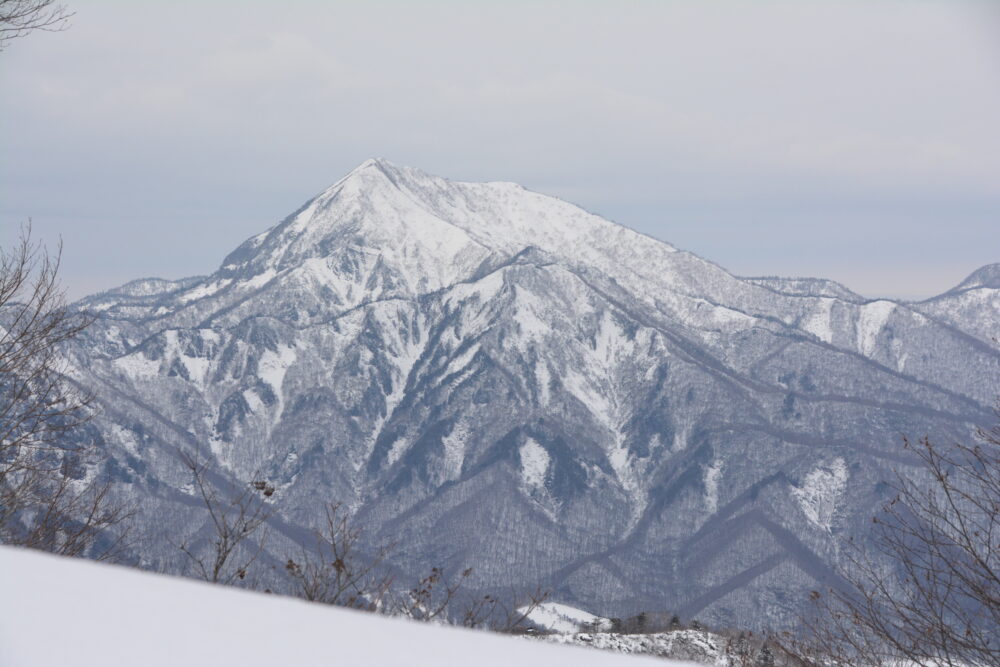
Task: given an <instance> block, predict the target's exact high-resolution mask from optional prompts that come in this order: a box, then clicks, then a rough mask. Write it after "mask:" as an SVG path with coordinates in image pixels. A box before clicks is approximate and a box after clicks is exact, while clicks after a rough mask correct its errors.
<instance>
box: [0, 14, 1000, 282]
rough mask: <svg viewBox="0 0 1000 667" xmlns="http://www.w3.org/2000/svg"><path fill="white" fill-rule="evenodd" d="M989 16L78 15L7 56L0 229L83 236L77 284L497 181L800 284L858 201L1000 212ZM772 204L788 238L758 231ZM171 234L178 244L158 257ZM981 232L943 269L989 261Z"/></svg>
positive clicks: (959, 215) (172, 266) (953, 220)
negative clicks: (380, 168) (747, 244)
mask: <svg viewBox="0 0 1000 667" xmlns="http://www.w3.org/2000/svg"><path fill="white" fill-rule="evenodd" d="M997 16H998V15H997V13H996V12H995V11H994V10H991V9H990V8H989V4H988V3H977V2H962V1H960V0H957V1H956V0H950V1H945V0H940V1H938V2H932V1H929V0H922V1H910V0H906V1H903V0H899V1H889V0H884V1H880V2H860V1H859V2H843V3H816V2H801V1H796V2H776V1H775V2H760V3H745V2H735V1H734V2H715V3H704V2H696V1H691V2H662V3H661V2H656V3H654V2H632V3H613V4H612V3H575V4H573V5H572V6H569V5H567V4H565V3H555V2H549V3H545V2H543V3H518V2H514V3H504V4H496V5H485V4H484V3H455V2H429V3H419V4H416V3H401V2H396V3H391V2H365V3H360V2H341V3H315V2H306V1H305V0H302V1H300V2H293V3H281V4H280V5H279V4H277V3H270V2H256V3H254V2H249V3H244V4H241V6H240V11H236V10H235V9H234V7H233V6H232V5H231V3H223V2H215V3H212V2H202V3H197V4H196V3H193V2H172V3H167V2H160V3H142V5H141V6H137V5H134V4H128V3H118V2H110V1H100V0H94V1H93V2H89V3H87V4H86V5H85V6H82V7H80V8H78V14H77V16H76V17H75V19H74V25H73V26H72V28H71V29H70V30H69V31H67V32H65V33H59V34H55V35H37V36H36V35H32V36H31V37H30V38H26V39H24V40H21V41H19V42H17V43H15V44H13V45H12V46H11V48H10V49H9V50H8V51H6V52H5V53H4V55H3V58H4V61H3V63H2V65H3V67H2V69H0V86H3V90H4V91H11V92H12V93H13V91H16V94H5V95H3V96H0V145H2V147H3V151H4V154H5V156H7V159H6V160H5V161H4V162H3V163H2V164H0V201H2V202H3V204H0V220H3V221H4V223H5V224H6V223H8V222H9V221H12V220H18V219H22V218H23V217H26V216H27V215H29V214H30V215H33V216H34V217H35V219H36V222H37V224H38V225H39V227H40V228H42V227H45V225H46V224H47V225H48V227H45V228H46V229H50V230H51V232H52V233H53V234H54V233H56V232H61V233H63V234H64V235H68V234H71V233H75V232H70V231H69V230H71V229H72V228H73V225H76V226H80V225H84V224H87V225H90V226H91V227H93V222H88V221H94V220H102V221H103V223H102V225H100V229H101V230H106V231H101V232H100V234H107V236H106V237H103V238H98V237H96V236H95V235H94V234H93V233H92V234H79V236H80V237H81V241H80V243H82V244H83V245H82V247H80V250H81V251H82V252H85V253H86V255H87V257H88V258H91V260H92V262H93V265H94V267H95V268H94V270H95V271H96V267H97V266H100V265H106V264H107V262H108V261H109V260H108V259H107V257H106V256H105V257H102V256H101V253H102V252H105V251H106V249H107V248H114V247H115V243H116V235H117V236H118V237H121V236H122V235H125V236H127V235H128V234H127V232H126V231H125V230H127V229H131V228H135V227H136V226H139V227H143V228H144V234H142V235H139V238H137V239H135V243H136V244H137V245H135V246H133V248H132V249H131V252H134V253H137V254H144V253H150V252H153V253H154V254H156V253H158V256H159V258H160V259H158V260H157V261H154V262H151V263H150V268H151V269H154V270H156V271H158V272H161V273H165V274H168V275H180V273H182V272H186V271H190V270H192V269H193V268H196V267H201V268H199V269H198V270H199V272H203V271H209V270H211V269H212V268H213V267H214V265H215V264H216V263H217V261H218V260H219V259H220V258H221V257H222V256H223V255H224V254H226V252H227V251H228V250H229V249H231V248H232V247H234V246H235V245H236V244H237V243H238V242H239V241H240V240H241V238H242V237H244V236H248V235H250V234H251V233H254V232H256V231H259V229H260V228H263V227H265V226H267V225H269V224H271V223H273V221H274V220H275V219H277V218H279V217H281V216H282V215H283V214H284V213H286V212H288V211H290V210H292V209H294V208H295V207H296V206H297V205H298V203H300V202H301V200H303V199H305V198H306V197H308V196H310V195H311V194H313V193H314V192H315V191H318V190H319V189H321V188H322V187H324V186H325V185H327V184H329V183H330V182H332V181H334V180H336V179H337V178H338V177H339V176H340V175H342V174H343V173H344V172H345V171H346V170H348V169H350V168H351V167H352V166H354V165H355V164H357V163H359V162H360V161H362V160H363V159H364V158H366V157H370V156H372V155H382V156H385V157H388V158H390V159H393V160H395V161H398V162H402V163H405V164H411V165H413V166H417V167H421V168H424V169H427V170H429V171H432V172H436V173H440V174H443V175H446V176H449V177H453V178H460V179H461V178H465V179H470V180H471V179H503V180H515V181H518V182H521V183H524V184H525V185H527V186H529V187H532V188H534V189H537V190H542V191H546V192H550V193H552V194H556V195H559V196H563V197H565V198H568V199H571V200H573V201H576V202H578V203H580V204H583V205H584V206H586V207H588V208H591V209H595V210H598V211H599V212H601V213H603V214H606V215H608V216H610V217H613V218H615V219H616V220H618V221H619V222H622V223H624V224H630V225H631V226H634V227H637V228H640V229H641V230H642V231H646V232H648V233H652V234H654V235H657V236H660V237H661V238H665V239H667V240H670V241H672V242H675V243H678V244H681V242H682V241H683V239H684V238H685V237H690V238H691V239H692V240H693V242H694V243H696V244H697V245H696V246H695V247H693V248H692V249H694V250H696V251H698V252H699V253H700V254H702V255H705V256H707V257H708V258H710V259H720V261H721V259H725V258H728V257H731V256H732V254H733V253H732V252H731V250H732V248H730V247H728V246H726V245H725V244H726V241H727V239H728V238H732V235H733V234H739V233H742V232H740V231H739V230H741V229H743V228H744V227H745V226H746V221H747V220H758V221H761V222H760V224H759V225H758V227H759V229H760V230H761V233H763V234H784V235H785V236H784V237H780V238H779V237H777V236H775V237H773V239H772V241H773V243H774V245H779V246H782V247H789V248H792V250H789V253H791V254H792V255H796V256H799V257H803V256H804V257H814V258H815V260H816V262H815V264H814V266H815V271H816V272H817V273H821V272H823V271H824V270H826V268H825V267H826V266H827V265H826V264H824V254H823V252H822V250H817V248H822V247H823V245H824V239H825V238H826V237H827V236H828V235H829V233H830V231H831V230H830V226H831V225H832V226H833V227H834V228H835V230H836V233H837V234H839V235H841V236H843V237H844V238H846V239H848V240H850V241H851V243H854V244H863V243H864V242H865V237H864V234H865V232H866V230H867V228H868V227H869V226H870V225H871V224H872V220H876V219H877V217H878V216H877V212H878V211H877V209H878V207H881V208H883V209H884V208H886V207H889V208H891V209H892V210H893V215H892V216H889V217H887V218H883V220H885V222H884V223H883V224H885V225H888V226H889V227H890V228H891V233H894V234H896V235H897V236H900V237H903V236H906V235H907V234H912V233H913V229H912V227H913V225H909V226H908V225H907V224H906V223H905V220H906V219H907V218H908V216H909V217H911V218H912V219H916V218H920V219H922V220H926V219H927V216H926V214H924V213H922V211H923V210H924V208H925V207H926V201H927V200H928V199H931V200H933V201H935V202H948V203H947V204H946V205H936V208H935V210H936V211H940V212H941V218H940V219H939V221H938V222H940V223H945V222H946V223H947V224H948V225H950V226H952V227H953V228H954V227H956V226H957V227H961V226H962V225H963V224H964V225H967V226H968V227H969V229H975V230H978V229H980V222H979V221H980V220H981V214H980V213H975V214H973V213H970V212H969V211H970V207H971V208H975V209H976V210H977V211H978V210H980V209H981V208H982V207H983V206H986V207H992V210H993V211H994V212H996V211H997V210H998V208H1000V205H998V202H1000V183H998V181H997V180H996V178H995V174H996V173H1000V130H998V128H997V125H996V122H995V119H996V118H997V117H1000V83H998V82H1000V71H998V70H1000V38H997V37H996V36H995V35H996V34H997V33H996V31H995V30H990V26H992V27H994V28H995V27H996V26H998V25H1000V21H997ZM830 201H835V202H855V203H856V206H854V207H853V208H852V207H843V206H842V207H840V208H839V209H837V210H839V213H838V214H837V215H839V217H837V216H835V215H833V214H831V213H830V211H829V210H824V209H823V207H825V206H827V203H828V202H830ZM788 202H794V207H795V208H796V211H797V215H800V216H801V217H800V222H799V224H798V225H796V226H793V227H791V228H789V226H788V225H784V224H783V223H780V222H775V223H773V224H770V223H767V222H766V221H767V219H769V218H770V219H775V220H778V221H780V220H782V219H783V218H782V215H783V214H782V213H781V211H782V209H783V208H788V206H789V205H788ZM866 202H867V204H868V205H869V208H867V209H865V208H864V205H866ZM872 202H878V206H875V205H874V204H873V203H872ZM983 202H985V204H983ZM970 203H972V204H975V206H971V204H970ZM682 215H688V216H691V218H692V219H697V220H700V221H701V222H700V223H699V225H698V226H697V227H698V229H705V230H709V231H707V232H706V233H705V235H704V236H701V235H699V234H697V233H686V232H690V231H691V230H689V229H685V228H683V227H679V225H681V223H680V222H679V219H680V217H681V216H682ZM977 216H978V217H977ZM186 228H197V229H199V230H201V235H200V238H201V239H202V243H201V244H200V246H199V247H198V248H191V247H190V246H189V245H185V244H184V240H183V239H181V240H175V239H174V237H175V236H177V234H178V230H179V229H186ZM695 231H697V230H695ZM977 233H979V232H977ZM82 237H87V238H82ZM88 238H89V239H91V240H87V239H88ZM976 238H977V239H978V241H973V242H972V243H971V244H970V247H969V248H968V249H966V250H964V251H962V250H961V249H953V254H952V255H950V256H948V257H947V258H942V261H947V262H948V263H949V265H955V264H960V263H961V262H968V263H969V268H970V270H971V269H972V268H974V266H973V264H974V263H975V262H979V263H982V261H983V260H984V259H985V260H986V261H989V260H996V259H998V258H996V257H984V255H985V251H984V250H982V248H985V247H995V245H996V244H995V240H996V239H995V236H994V237H993V238H992V239H986V238H982V237H981V236H980V237H976ZM989 240H992V241H994V243H993V244H992V246H991V245H990V244H989V243H988V241H989ZM789 243H791V245H788V244H789ZM848 247H850V244H848ZM934 249H935V250H937V251H939V252H943V251H944V248H942V247H941V245H940V244H938V245H937V246H936V247H935V248H934ZM73 250H74V248H73V247H71V246H69V245H68V247H67V251H68V252H69V253H72V252H73ZM886 251H888V250H886ZM900 259H901V261H913V262H916V259H915V257H914V256H913V255H910V256H906V257H901V258H900ZM111 261H112V263H113V261H114V260H111ZM755 261H756V262H758V264H759V265H760V268H759V270H757V271H755V272H759V273H775V272H783V271H785V270H786V269H785V268H784V267H787V269H788V270H791V269H792V268H793V267H792V264H791V263H790V262H788V261H787V260H786V258H784V257H782V256H772V255H768V254H766V253H763V254H757V255H754V256H749V257H747V259H746V263H747V264H753V263H754V262H755ZM765 262H767V265H766V266H765V265H764V263H765ZM723 263H724V264H725V263H726V262H725V261H724V262H723ZM84 264H85V263H81V267H82V266H83V265H84ZM727 265H728V264H727ZM81 270H82V271H83V270H84V269H82V268H81ZM102 270H103V271H105V272H106V273H107V269H106V267H105V268H103V269H102ZM126 270H130V267H127V266H125V265H124V264H123V265H122V269H121V272H120V276H121V280H126V279H128V278H130V277H133V276H132V275H127V274H126V273H125V272H126ZM859 275H860V274H859ZM873 275H874V274H873ZM81 280H82V277H81ZM88 280H89V281H90V282H88V283H87V284H92V283H93V276H91V278H88ZM109 280H111V278H109ZM864 280H865V284H866V285H868V286H871V288H872V289H874V287H875V286H877V280H876V279H874V278H871V277H869V278H865V279H864ZM943 287H945V286H942V288H943Z"/></svg>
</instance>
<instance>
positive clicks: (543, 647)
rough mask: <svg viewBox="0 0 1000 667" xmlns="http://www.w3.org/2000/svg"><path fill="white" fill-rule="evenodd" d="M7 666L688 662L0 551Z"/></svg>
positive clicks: (0, 617) (439, 666)
mask: <svg viewBox="0 0 1000 667" xmlns="http://www.w3.org/2000/svg"><path fill="white" fill-rule="evenodd" d="M0 590H2V591H3V595H2V596H0V665H4V666H5V667H64V666H65V665H76V666H78V667H136V666H138V665H141V666H142V667H161V666H162V667H179V666H183V667H195V666H196V665H216V666H219V667H223V666H229V665H233V666H237V665H238V666H239V667H279V666H282V665H289V666H294V667H334V666H336V665H350V666H352V667H368V666H372V665H408V666H412V667H420V666H423V665H426V666H427V667H447V666H450V665H476V666H477V667H490V666H491V665H496V666H497V667H501V666H502V667H509V666H510V665H518V667H534V666H536V665H537V666H539V667H543V666H544V667H556V666H558V665H574V667H591V666H593V667H598V666H602V665H622V667H627V666H628V665H636V667H640V666H641V665H654V664H656V665H668V666H669V665H675V666H678V667H680V666H682V665H685V664H689V663H681V662H674V661H666V662H664V661H663V660H656V661H655V662H654V661H653V660H652V659H641V658H636V657H633V656H622V655H615V654H613V653H608V652H605V651H597V650H587V649H579V648H572V647H562V646H553V645H550V644H547V643H542V642H538V641H529V640H526V639H523V638H517V637H502V636H499V635H495V634H492V633H487V632H476V631H471V630H463V629H458V628H445V627H441V626H432V625H430V624H423V623H417V622H412V621H404V620H400V619H390V618H386V617H384V616H376V615H372V614H365V613H362V612H353V611H347V610H343V609H337V608H333V607H326V606H322V605H318V604H310V603H307V602H302V601H298V600H292V599H289V598H281V597H275V596H268V595H265V594H262V593H248V592H245V591H239V590H235V589H231V588H224V587H222V586H211V585H208V584H203V583H196V582H192V581H188V580H183V579H178V578H174V577H168V576H165V575H155V574H148V573H143V572H138V571H135V570H130V569H127V568H123V567H116V566H111V565H104V564H98V563H93V562H88V561H83V560H76V559H69V558H59V557H55V556H50V555H48V554H42V553H39V552H32V551H25V550H20V549H14V548H10V547H0Z"/></svg>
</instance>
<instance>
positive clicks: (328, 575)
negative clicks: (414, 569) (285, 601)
mask: <svg viewBox="0 0 1000 667" xmlns="http://www.w3.org/2000/svg"><path fill="white" fill-rule="evenodd" d="M361 536H362V530H361V529H360V528H359V527H357V526H355V525H353V524H352V523H351V520H350V516H349V514H348V512H347V511H346V509H345V508H343V507H342V506H341V504H340V503H330V504H328V505H327V506H326V524H325V525H324V527H323V529H322V530H317V531H316V534H315V537H316V548H315V550H313V551H309V550H307V549H305V548H303V549H302V553H301V555H300V556H299V557H298V560H295V559H293V558H289V559H288V562H287V563H286V564H285V571H286V573H287V574H288V576H289V577H290V578H291V581H292V585H293V592H294V594H295V595H297V596H299V597H303V598H305V599H306V600H310V601H313V602H322V603H324V604H333V605H340V606H344V607H353V608H355V609H365V610H368V611H380V610H381V608H382V604H383V601H384V599H385V596H386V594H387V593H388V591H389V588H390V586H391V584H392V578H391V577H390V576H389V575H388V574H385V573H384V572H382V570H381V566H382V563H383V562H384V561H385V558H386V556H388V555H389V553H390V551H391V546H383V547H380V548H378V549H376V550H375V551H374V553H371V554H361V553H359V542H360V540H361Z"/></svg>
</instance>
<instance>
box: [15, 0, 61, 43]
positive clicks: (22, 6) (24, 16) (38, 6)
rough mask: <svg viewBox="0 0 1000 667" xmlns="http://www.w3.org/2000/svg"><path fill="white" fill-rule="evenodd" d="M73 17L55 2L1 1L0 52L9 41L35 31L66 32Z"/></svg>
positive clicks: (42, 0)
mask: <svg viewBox="0 0 1000 667" xmlns="http://www.w3.org/2000/svg"><path fill="white" fill-rule="evenodd" d="M71 16H73V12H70V11H69V10H67V9H66V7H65V6H63V5H60V4H57V3H56V2H55V0H0V51H3V50H4V48H6V46H7V42H8V41H10V40H12V39H14V38H16V37H23V36H24V35H27V34H28V33H29V32H33V31H35V30H44V31H48V32H57V31H60V30H65V29H66V28H67V27H68V26H69V19H70V17H71Z"/></svg>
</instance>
